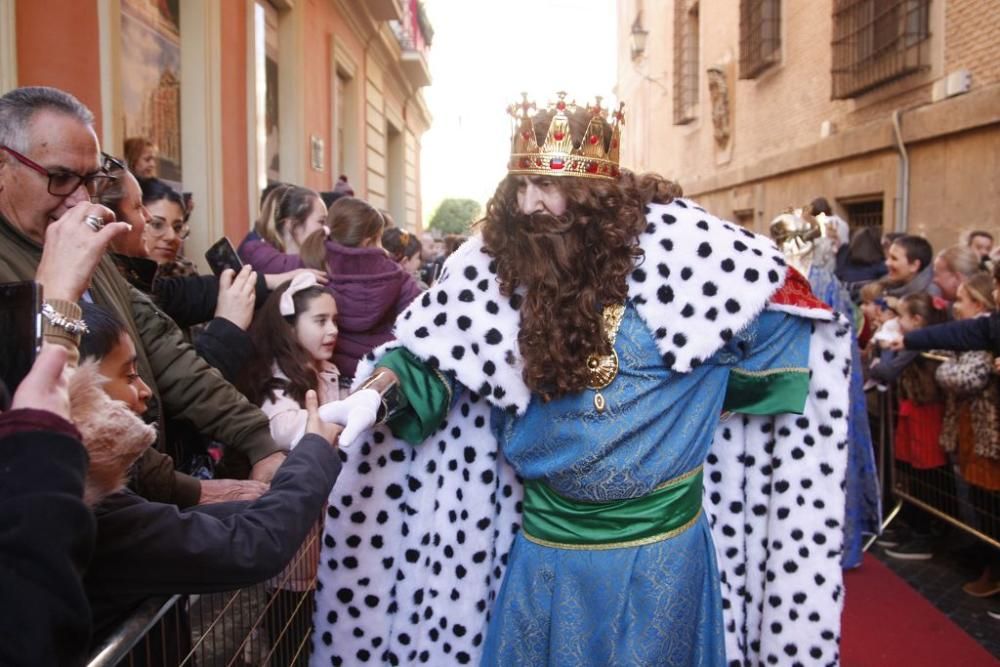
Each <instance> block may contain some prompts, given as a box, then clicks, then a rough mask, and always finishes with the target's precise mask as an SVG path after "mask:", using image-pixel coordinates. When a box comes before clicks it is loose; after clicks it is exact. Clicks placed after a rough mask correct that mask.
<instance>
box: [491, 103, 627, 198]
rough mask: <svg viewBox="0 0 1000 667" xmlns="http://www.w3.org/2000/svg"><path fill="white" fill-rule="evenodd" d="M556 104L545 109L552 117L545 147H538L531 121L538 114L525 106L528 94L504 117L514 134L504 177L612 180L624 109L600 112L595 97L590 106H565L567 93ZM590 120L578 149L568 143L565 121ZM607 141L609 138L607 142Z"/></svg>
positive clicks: (615, 176)
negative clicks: (585, 116) (581, 114)
mask: <svg viewBox="0 0 1000 667" xmlns="http://www.w3.org/2000/svg"><path fill="white" fill-rule="evenodd" d="M557 95H558V100H556V101H555V102H553V103H551V104H550V105H549V106H548V110H549V111H550V112H552V114H553V115H552V121H551V123H550V124H549V130H548V133H547V134H546V135H545V142H544V143H543V144H542V145H541V146H539V145H538V139H537V137H536V136H535V126H534V118H535V114H537V113H538V109H537V107H536V106H535V103H534V102H529V101H528V95H527V93H522V94H521V97H522V100H521V101H520V102H518V103H515V104H512V105H510V106H509V107H507V113H509V114H510V115H511V117H512V118H513V119H514V132H513V137H512V138H511V144H510V162H508V163H507V173H508V174H512V175H522V174H525V175H539V176H577V177H580V178H604V179H607V180H617V179H618V175H619V168H618V159H619V157H618V156H619V146H620V144H621V132H622V125H623V124H624V120H625V114H624V113H623V111H622V109H623V108H624V107H625V104H624V103H622V104H619V106H618V109H617V110H615V111H612V112H610V118H609V112H608V110H607V109H605V108H604V107H602V106H601V98H600V97H597V98H596V101H595V102H594V104H593V105H589V106H579V105H577V104H576V102H567V101H566V93H564V92H559V93H557ZM581 110H582V111H583V112H584V113H586V114H589V117H590V120H589V122H588V123H587V129H586V131H584V133H583V137H582V139H581V140H580V143H579V145H578V146H575V145H574V143H573V137H572V133H571V132H570V117H571V116H575V115H577V114H578V113H579V112H580V111H581ZM608 135H610V136H608Z"/></svg>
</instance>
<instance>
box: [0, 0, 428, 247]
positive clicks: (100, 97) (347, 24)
mask: <svg viewBox="0 0 1000 667" xmlns="http://www.w3.org/2000/svg"><path fill="white" fill-rule="evenodd" d="M136 25H138V27H136ZM164 26H165V29H164ZM167 33H169V34H167ZM432 35H433V30H432V28H431V26H430V24H429V22H428V21H427V17H426V16H425V15H424V13H423V10H422V7H421V3H419V2H418V0H0V93H2V92H5V91H6V90H9V89H10V88H13V87H15V86H23V85H50V86H56V87H59V88H62V89H64V90H67V91H69V92H71V93H73V94H74V95H76V96H77V97H78V98H80V99H81V101H83V102H84V103H85V104H87V105H88V106H89V107H90V109H91V110H92V111H93V112H94V115H95V117H96V119H97V122H96V126H97V128H96V129H97V132H98V135H99V137H100V138H101V143H102V147H103V148H104V149H105V150H107V151H109V152H111V153H114V154H118V155H120V154H121V152H122V147H123V142H124V140H125V138H126V137H125V133H126V131H127V130H126V127H127V126H128V127H134V126H137V125H135V124H134V123H131V122H130V123H128V124H127V123H126V122H125V121H126V119H130V117H129V114H134V115H140V112H136V111H134V109H146V110H149V109H155V113H151V112H150V113H146V112H141V115H143V118H140V119H138V120H139V121H141V122H146V123H149V122H153V123H155V125H156V131H157V132H160V133H161V134H164V136H162V137H161V143H165V144H168V145H169V148H170V150H171V153H172V154H174V153H178V154H179V155H180V163H179V165H172V167H175V169H174V171H173V172H172V173H174V174H176V176H175V178H176V180H177V181H179V182H180V183H181V184H182V186H183V189H184V190H185V191H189V192H191V193H192V195H193V197H194V201H195V204H196V205H195V211H194V216H193V220H192V235H191V238H190V239H189V241H187V243H186V248H185V253H186V254H187V255H188V256H189V257H191V258H192V259H195V260H200V258H201V257H202V252H203V251H204V249H205V248H207V247H208V246H209V245H211V243H212V242H213V241H215V240H216V239H217V238H218V237H219V236H221V235H223V234H225V235H227V236H228V237H229V238H230V239H231V240H232V241H233V242H234V243H237V242H239V240H240V239H242V238H243V236H244V235H245V234H246V232H247V230H248V229H249V228H250V226H251V225H252V221H253V219H254V217H255V216H256V213H257V206H258V201H259V195H260V191H261V189H262V188H263V187H264V186H265V185H266V183H267V181H268V179H277V180H281V181H286V182H291V183H296V184H300V185H305V186H308V187H311V188H314V189H316V190H331V189H333V187H334V186H335V185H336V182H337V179H338V178H339V176H340V175H341V174H343V175H346V176H347V177H348V179H349V182H350V184H351V185H352V187H353V188H354V191H355V194H356V195H357V196H359V197H362V198H365V199H367V200H368V201H370V202H371V203H372V204H373V205H375V206H376V207H378V208H381V209H384V210H386V211H388V212H389V213H390V214H391V215H392V217H393V218H394V219H395V220H396V222H397V223H398V224H400V225H401V226H403V227H406V228H408V229H411V230H418V229H420V228H421V225H422V220H421V202H420V143H421V136H422V135H423V133H424V132H425V131H426V130H427V129H428V127H429V126H430V122H431V117H430V113H429V111H428V109H427V106H426V104H425V101H424V97H423V93H422V90H423V88H424V87H426V86H428V85H429V84H430V82H431V79H430V70H429V67H428V61H427V57H428V55H429V49H430V42H431V38H432ZM136 58H141V59H142V60H143V62H141V63H139V64H138V65H137V64H136V62H134V60H135V59H136ZM158 67H159V68H160V70H162V71H160V70H158V69H157V68H158ZM158 71H159V76H160V77H166V78H167V79H169V80H174V79H172V78H171V77H175V78H176V81H175V83H176V86H175V88H176V93H178V94H179V100H178V99H174V98H171V99H166V98H164V97H163V95H162V90H160V91H158V92H157V93H155V94H156V95H157V97H156V99H152V97H151V95H152V93H147V92H145V91H147V90H149V88H150V87H149V86H147V87H146V88H143V85H144V84H145V83H146V82H145V81H143V80H142V77H141V76H139V75H137V74H135V73H136V72H150V73H154V74H155V73H156V72H158ZM147 78H148V77H147ZM149 80H151V81H154V84H153V86H152V88H153V89H156V88H157V86H156V85H155V81H160V80H162V79H161V78H151V79H149ZM162 87H163V86H159V88H162ZM136 91H138V92H136ZM130 95H131V96H132V97H131V98H130ZM143 95H146V96H147V97H143ZM136 97H139V98H140V101H141V102H142V103H141V104H136V105H133V106H129V104H130V99H133V98H136ZM151 105H152V106H151ZM133 107H134V108H133ZM130 120H131V119H130ZM138 126H141V125H138ZM167 135H169V136H167ZM171 141H177V142H179V150H175V148H176V147H175V146H173V145H172V144H169V142H171ZM166 147H167V146H165V148H166Z"/></svg>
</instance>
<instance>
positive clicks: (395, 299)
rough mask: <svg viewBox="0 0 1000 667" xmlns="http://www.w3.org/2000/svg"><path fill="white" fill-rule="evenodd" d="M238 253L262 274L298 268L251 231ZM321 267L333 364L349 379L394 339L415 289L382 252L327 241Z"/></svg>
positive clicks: (292, 257) (295, 259) (290, 257)
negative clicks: (333, 339)
mask: <svg viewBox="0 0 1000 667" xmlns="http://www.w3.org/2000/svg"><path fill="white" fill-rule="evenodd" d="M239 255H240V257H241V258H242V259H243V261H244V262H246V263H247V264H250V265H251V266H253V268H254V269H256V270H257V271H261V272H264V273H284V272H285V271H291V270H293V269H301V268H302V260H300V259H299V256H298V255H286V254H284V253H282V252H279V251H278V250H277V249H276V248H274V246H271V245H269V244H268V243H267V242H265V241H263V240H262V239H261V238H260V237H259V236H257V235H256V234H254V233H252V232H251V233H250V234H249V235H248V236H247V237H246V238H245V239H244V240H243V243H241V244H240V248H239ZM326 265H327V273H328V275H329V276H330V282H329V283H328V284H327V287H328V288H329V289H330V291H331V292H333V297H334V298H335V299H336V300H337V326H338V327H339V328H340V334H339V336H338V337H337V348H336V349H335V350H334V352H333V363H334V364H336V366H337V368H338V369H340V374H341V375H344V376H347V377H354V371H355V370H356V369H357V366H358V361H359V360H360V359H361V358H362V357H363V356H365V355H366V354H368V353H369V352H371V351H372V350H373V349H375V348H376V347H378V346H379V345H381V344H382V343H386V342H388V341H390V340H392V339H393V335H392V327H393V325H394V324H395V322H396V316H397V315H399V314H400V313H401V312H403V310H405V309H406V307H407V306H408V305H410V302H411V301H413V299H414V298H416V297H417V295H418V294H420V286H419V285H418V284H417V282H416V281H415V280H414V279H413V276H412V275H410V274H409V273H407V272H406V271H404V270H403V267H401V266H400V265H399V264H398V263H396V262H394V261H393V260H392V258H390V257H389V256H388V255H386V254H385V251H384V250H382V249H381V248H349V247H347V246H343V245H340V244H339V243H337V242H336V241H330V240H328V241H327V242H326Z"/></svg>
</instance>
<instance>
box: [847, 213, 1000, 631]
mask: <svg viewBox="0 0 1000 667" xmlns="http://www.w3.org/2000/svg"><path fill="white" fill-rule="evenodd" d="M878 234H879V230H877V229H875V228H860V229H856V230H855V231H854V233H853V234H852V236H851V238H850V242H849V243H847V244H845V245H844V246H842V248H841V251H840V252H839V253H838V257H837V275H838V277H839V278H840V279H841V280H842V281H843V282H844V283H845V284H846V285H848V286H849V288H850V292H851V294H852V295H853V296H854V298H855V300H856V305H857V307H858V308H857V318H858V319H857V323H858V327H857V331H858V342H859V344H860V346H861V349H862V361H863V368H864V372H865V377H866V379H867V383H866V389H868V390H869V398H870V399H871V400H869V406H870V410H871V413H872V418H873V421H876V420H878V419H882V420H885V419H891V420H893V423H892V427H893V442H892V445H893V450H892V451H893V454H892V455H893V456H894V459H895V460H894V461H893V462H892V465H893V466H894V470H895V475H896V477H895V479H896V482H897V484H902V485H903V486H904V487H905V488H909V489H911V491H910V492H911V493H914V494H918V495H919V494H921V493H923V494H926V495H925V499H927V502H928V503H929V504H930V505H931V506H935V505H936V507H935V509H937V510H939V511H940V512H941V513H943V514H946V515H950V516H951V517H952V518H954V519H955V520H956V521H958V522H959V523H962V524H964V525H967V526H969V527H971V528H973V529H974V530H976V531H979V532H980V533H981V534H983V535H987V536H991V537H992V538H993V539H996V538H997V533H998V529H1000V377H998V373H1000V362H998V361H997V358H998V357H997V355H1000V314H998V313H997V304H998V298H1000V262H998V261H997V260H998V256H997V252H996V249H995V248H994V247H993V236H992V234H990V233H989V232H987V231H982V230H977V231H973V232H971V233H970V234H968V235H966V236H965V238H964V239H962V240H961V241H960V242H959V243H957V244H955V245H952V246H949V247H946V248H944V249H941V250H939V251H938V252H936V253H935V252H934V249H933V248H932V246H931V244H930V243H929V242H928V241H927V239H925V238H923V237H921V236H918V235H906V234H893V235H886V236H887V237H883V239H882V243H881V244H879V243H878ZM890 389H891V390H892V391H891V394H889V395H891V396H892V397H893V399H892V401H891V402H887V401H884V400H883V401H879V400H877V397H878V396H879V394H880V393H881V392H886V391H888V390H890ZM890 404H891V408H890V407H888V406H889V405H890ZM913 489H917V490H916V491H914V490H913ZM960 499H964V500H965V502H959V501H960ZM937 516H939V515H937ZM937 516H936V515H935V514H934V513H932V512H927V511H924V510H923V509H920V508H919V507H918V506H917V505H915V504H911V503H905V504H904V505H903V509H902V513H901V514H900V516H899V518H897V519H896V520H894V521H893V522H892V523H891V524H890V526H889V528H888V529H887V530H885V531H884V532H883V534H882V535H881V536H880V537H879V538H878V540H877V543H878V544H880V545H881V546H883V547H884V549H885V553H886V555H887V556H889V557H890V558H894V559H901V560H927V559H930V558H932V557H933V556H934V555H935V553H940V552H942V551H943V550H950V551H955V550H956V549H957V545H958V544H960V543H961V542H962V541H961V540H960V539H957V535H956V534H955V532H954V531H950V530H948V528H947V524H946V523H945V522H942V521H940V520H938V518H937ZM964 555H965V557H966V558H967V559H968V560H971V561H973V562H974V563H975V566H976V567H978V568H979V571H980V572H981V575H980V576H979V577H978V578H977V579H976V580H974V581H970V582H968V583H967V584H966V585H965V586H964V587H963V590H964V591H965V593H967V594H969V595H974V596H977V597H991V596H995V595H997V594H998V593H1000V559H998V556H997V553H996V551H995V550H994V549H992V548H987V547H986V546H984V545H983V544H973V545H972V546H966V547H965V554H964ZM990 615H991V616H994V615H996V617H997V618H1000V606H997V605H994V607H993V611H992V612H990Z"/></svg>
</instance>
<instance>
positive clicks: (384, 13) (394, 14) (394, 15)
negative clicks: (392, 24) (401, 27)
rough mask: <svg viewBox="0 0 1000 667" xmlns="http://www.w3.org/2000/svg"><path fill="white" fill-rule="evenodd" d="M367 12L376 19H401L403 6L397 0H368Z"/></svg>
mask: <svg viewBox="0 0 1000 667" xmlns="http://www.w3.org/2000/svg"><path fill="white" fill-rule="evenodd" d="M365 4H367V5H368V12H369V13H370V14H371V15H372V18H373V19H375V20H376V21H402V20H403V8H402V7H401V6H400V4H399V0H368V2H366V3H365Z"/></svg>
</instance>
